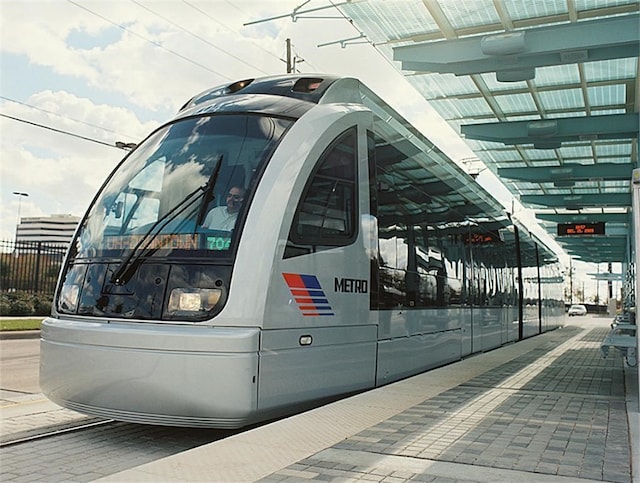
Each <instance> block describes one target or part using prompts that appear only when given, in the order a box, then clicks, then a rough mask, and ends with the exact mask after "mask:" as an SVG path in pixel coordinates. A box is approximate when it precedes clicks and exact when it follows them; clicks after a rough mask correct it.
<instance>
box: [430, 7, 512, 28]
mask: <svg viewBox="0 0 640 483" xmlns="http://www.w3.org/2000/svg"><path fill="white" fill-rule="evenodd" d="M439 5H440V8H442V11H443V12H444V14H445V16H446V17H447V20H449V23H451V26H452V27H453V28H454V29H456V30H458V29H464V28H468V27H471V26H473V27H477V26H479V25H495V24H498V25H499V24H500V17H499V16H498V12H496V10H495V8H491V4H487V2H486V1H484V0H466V1H464V2H440V4H439Z"/></svg>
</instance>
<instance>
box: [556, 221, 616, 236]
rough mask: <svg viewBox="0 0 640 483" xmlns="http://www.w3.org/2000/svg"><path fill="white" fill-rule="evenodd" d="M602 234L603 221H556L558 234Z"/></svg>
mask: <svg viewBox="0 0 640 483" xmlns="http://www.w3.org/2000/svg"><path fill="white" fill-rule="evenodd" d="M604 234H605V233H604V221H597V222H594V223H558V236H580V235H604Z"/></svg>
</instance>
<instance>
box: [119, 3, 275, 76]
mask: <svg viewBox="0 0 640 483" xmlns="http://www.w3.org/2000/svg"><path fill="white" fill-rule="evenodd" d="M130 1H131V2H132V3H135V4H136V5H138V6H139V7H140V8H143V9H145V10H146V11H147V12H149V13H152V14H153V15H155V16H157V17H158V18H161V19H162V20H164V21H165V22H167V23H169V24H170V25H172V26H174V27H175V28H177V29H179V30H181V31H182V32H184V33H186V34H187V35H190V36H191V37H194V38H196V39H198V40H200V41H202V42H204V43H205V44H207V45H208V46H210V47H213V48H214V49H216V50H218V51H220V52H222V53H223V54H225V55H228V56H229V57H231V58H233V59H236V60H237V61H238V62H241V63H243V64H244V65H246V66H249V67H251V68H252V69H256V70H258V71H260V72H262V73H263V74H268V72H265V71H264V70H262V69H260V68H258V67H256V66H255V64H250V63H249V62H247V61H246V60H244V59H243V58H241V57H238V56H237V55H235V54H233V53H232V52H229V51H227V50H225V49H223V48H221V47H218V46H217V45H216V44H214V43H213V42H210V41H209V40H207V39H205V38H204V37H201V36H200V35H197V34H195V33H193V32H191V31H189V30H187V29H185V28H183V27H181V26H180V25H178V24H177V23H175V22H174V21H173V20H171V19H169V18H167V17H165V16H164V15H161V14H159V13H158V12H156V11H154V10H151V9H150V8H149V7H147V6H145V5H143V4H142V3H140V2H138V1H137V0H130ZM218 23H220V22H218Z"/></svg>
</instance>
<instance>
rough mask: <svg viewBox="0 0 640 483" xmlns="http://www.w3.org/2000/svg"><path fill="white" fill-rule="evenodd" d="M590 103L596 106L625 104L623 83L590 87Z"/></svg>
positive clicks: (588, 90) (588, 89)
mask: <svg viewBox="0 0 640 483" xmlns="http://www.w3.org/2000/svg"><path fill="white" fill-rule="evenodd" d="M587 92H588V93H589V104H591V106H592V107H595V106H624V104H625V88H624V86H623V85H611V86H596V87H588V88H587Z"/></svg>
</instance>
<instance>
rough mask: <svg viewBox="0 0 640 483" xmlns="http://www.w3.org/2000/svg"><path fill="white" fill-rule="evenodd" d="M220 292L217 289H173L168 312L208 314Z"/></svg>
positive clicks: (216, 301) (218, 298)
mask: <svg viewBox="0 0 640 483" xmlns="http://www.w3.org/2000/svg"><path fill="white" fill-rule="evenodd" d="M221 296H222V290H220V289H218V288H174V289H173V290H172V291H171V295H170V296H169V306H168V307H167V309H168V311H169V312H174V313H175V312H192V313H193V312H208V311H210V310H211V309H213V308H214V307H215V306H216V304H217V303H218V301H219V300H220V297H221Z"/></svg>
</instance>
